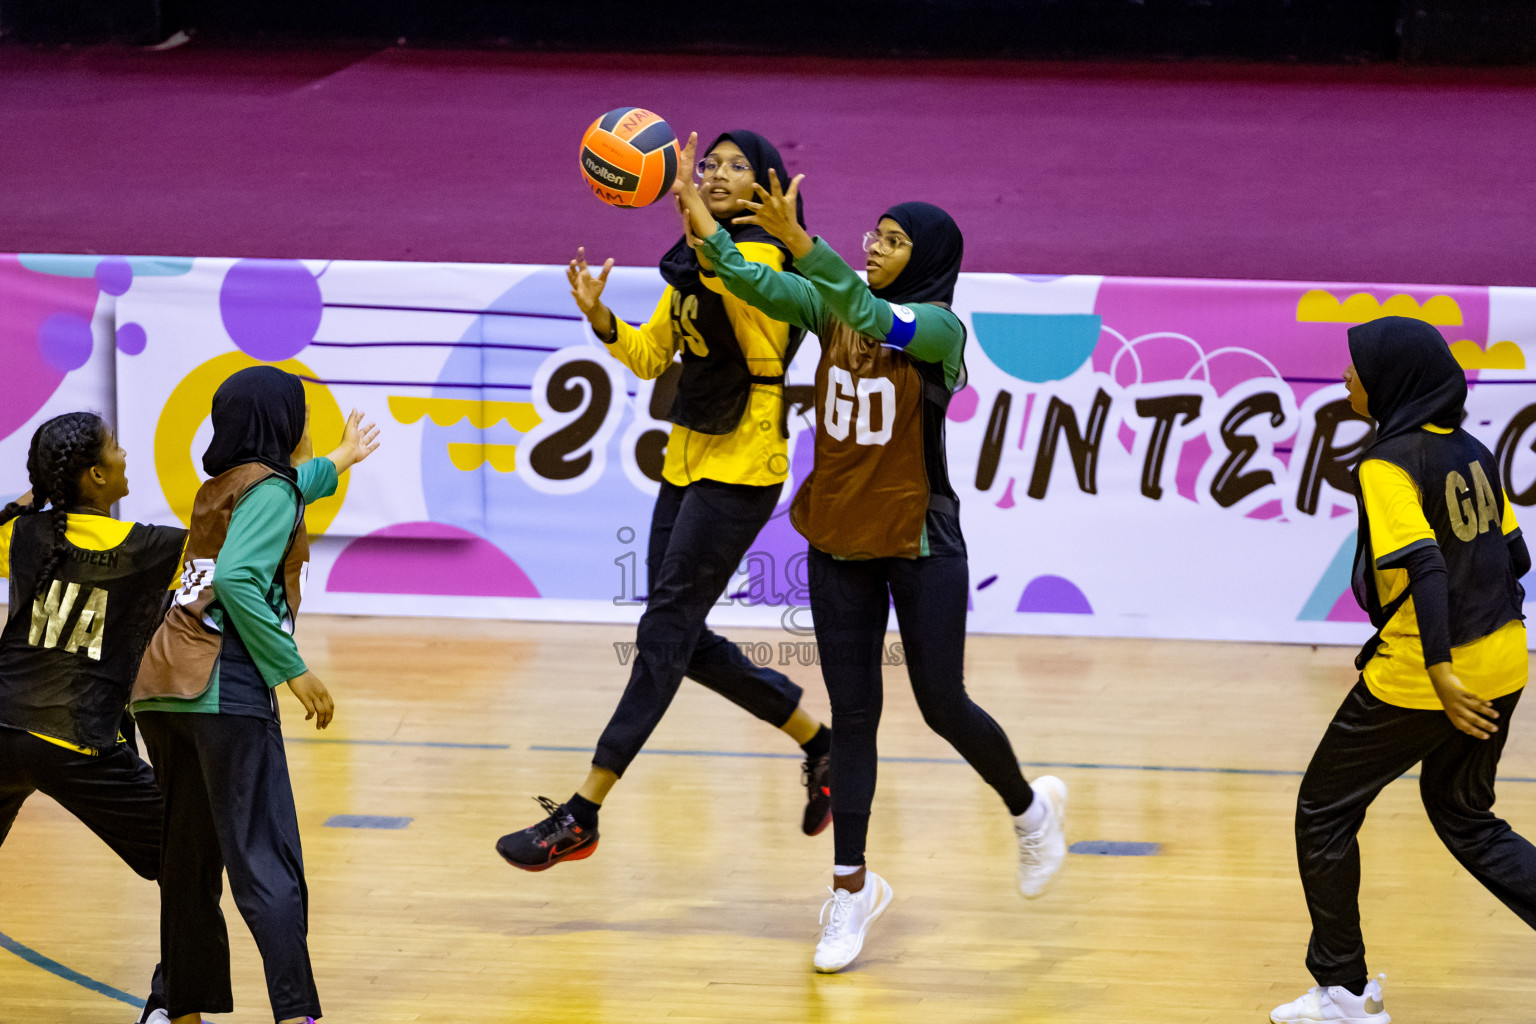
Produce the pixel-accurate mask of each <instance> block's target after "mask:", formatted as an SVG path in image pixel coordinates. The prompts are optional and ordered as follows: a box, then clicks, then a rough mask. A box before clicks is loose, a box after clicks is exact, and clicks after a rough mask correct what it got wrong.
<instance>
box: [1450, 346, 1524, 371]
mask: <svg viewBox="0 0 1536 1024" xmlns="http://www.w3.org/2000/svg"><path fill="white" fill-rule="evenodd" d="M1451 355H1453V356H1455V357H1456V362H1457V363H1458V364H1460V366H1461V368H1462V369H1463V370H1523V369H1525V352H1524V351H1523V350H1522V349H1521V348H1520V346H1519V345H1517V344H1515V343H1514V342H1512V341H1498V342H1494V343H1493V344H1492V345H1489V346H1488V351H1486V352H1484V351H1483V349H1482V346H1481V345H1479V344H1478V343H1477V342H1475V341H1472V340H1471V339H1469V338H1463V339H1462V340H1461V341H1458V342H1456V343H1455V344H1453V345H1452V346H1451Z"/></svg>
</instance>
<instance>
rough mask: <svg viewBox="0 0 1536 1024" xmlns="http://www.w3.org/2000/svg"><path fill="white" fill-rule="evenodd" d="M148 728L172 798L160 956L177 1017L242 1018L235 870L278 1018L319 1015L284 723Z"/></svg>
mask: <svg viewBox="0 0 1536 1024" xmlns="http://www.w3.org/2000/svg"><path fill="white" fill-rule="evenodd" d="M138 720H139V728H140V730H142V732H143V734H144V740H145V743H146V745H147V746H148V747H149V755H150V758H151V759H152V760H153V761H154V762H155V771H156V774H157V776H158V777H159V780H160V786H161V789H162V790H164V792H165V842H164V848H163V852H162V854H161V859H160V958H161V961H162V962H163V964H164V967H165V984H166V996H167V1002H168V1003H169V1007H168V1012H169V1013H170V1015H171V1017H172V1018H175V1017H179V1016H181V1015H183V1014H187V1013H194V1012H198V1011H201V1012H204V1013H230V1012H231V1011H233V1010H234V997H233V995H232V994H231V992H230V982H229V933H228V932H227V931H226V930H225V927H224V915H223V913H222V912H221V911H220V910H219V896H220V894H221V893H222V891H223V873H224V871H225V870H228V872H229V889H230V892H231V893H232V894H233V895H234V898H235V905H236V906H237V907H239V908H240V916H241V917H243V918H245V923H246V925H247V927H249V928H250V930H251V935H252V937H253V938H255V940H256V948H257V949H258V950H259V951H260V952H261V962H262V966H263V967H264V968H265V970H266V975H267V994H268V995H269V996H270V998H271V1002H272V1014H273V1016H274V1018H275V1019H277V1020H285V1019H287V1018H290V1017H305V1016H309V1017H319V1016H320V997H319V995H318V994H317V993H316V991H315V978H314V973H313V971H312V970H311V968H310V963H309V942H308V933H309V890H308V888H307V887H306V886H305V883H304V861H303V857H302V854H301V852H300V849H299V823H298V818H297V816H296V814H295V812H294V805H293V787H292V786H291V785H290V783H289V780H288V760H287V757H286V756H285V755H284V752H283V737H282V733H281V731H280V728H279V726H278V723H277V722H275V721H266V720H263V719H260V718H247V717H244V716H240V715H210V714H196V713H178V712H165V711H149V712H144V713H143V714H140V715H139V716H138Z"/></svg>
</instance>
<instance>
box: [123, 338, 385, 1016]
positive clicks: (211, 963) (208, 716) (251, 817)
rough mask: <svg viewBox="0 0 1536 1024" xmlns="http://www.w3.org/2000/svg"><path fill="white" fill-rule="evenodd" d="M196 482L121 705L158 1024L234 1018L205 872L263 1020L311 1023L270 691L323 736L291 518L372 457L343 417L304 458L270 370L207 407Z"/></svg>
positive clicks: (292, 400)
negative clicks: (158, 792) (232, 917)
mask: <svg viewBox="0 0 1536 1024" xmlns="http://www.w3.org/2000/svg"><path fill="white" fill-rule="evenodd" d="M212 419H213V440H212V442H210V444H209V445H208V451H207V452H206V453H205V454H204V455H203V469H204V470H205V471H206V472H207V473H208V476H209V479H208V480H207V481H206V482H205V483H204V484H203V485H202V487H200V488H199V489H198V492H197V497H196V499H195V500H194V502H193V506H192V523H191V531H190V533H189V536H188V538H187V547H186V554H185V556H184V557H185V563H184V564H185V571H184V572H183V573H182V577H181V587H180V589H178V590H177V591H176V595H175V598H174V602H173V604H172V606H171V608H170V610H169V611H168V612H167V613H166V615H165V618H164V620H162V622H161V623H160V626H159V628H158V629H157V630H156V631H155V636H154V638H153V639H152V640H151V641H150V646H149V650H148V651H147V652H146V653H145V656H144V660H143V662H142V663H141V664H140V667H139V674H138V679H137V680H136V681H135V683H134V693H133V698H134V699H133V701H132V707H133V712H134V714H135V716H136V717H137V718H138V721H139V725H140V727H141V728H142V729H143V732H144V739H145V742H146V743H147V744H148V745H149V751H150V756H151V759H152V760H153V761H154V765H155V775H156V778H157V779H158V781H159V783H160V786H161V788H162V789H163V790H164V793H165V834H166V835H167V836H168V837H170V840H169V841H167V842H166V843H165V844H164V845H163V846H162V848H161V853H160V921H161V927H160V941H161V959H162V962H163V966H164V973H165V988H166V1003H167V1010H166V1012H167V1014H168V1015H169V1017H170V1021H171V1024H197V1022H198V1021H200V1020H201V1019H202V1017H201V1014H202V1013H205V1012H206V1013H229V1012H231V1011H232V1010H233V1009H234V999H233V995H232V993H231V989H230V975H229V936H228V933H227V932H226V930H225V925H224V918H223V917H222V915H221V914H220V912H219V890H220V876H221V874H222V873H223V871H224V870H225V869H227V870H228V873H229V888H230V893H231V894H232V895H233V896H234V899H235V904H236V906H238V907H239V908H240V914H241V916H242V917H243V918H244V919H245V922H246V924H247V925H248V926H249V927H250V930H251V935H252V937H253V938H254V939H255V940H256V948H257V949H258V950H260V952H261V959H262V964H263V966H264V968H265V973H266V978H267V994H268V997H269V999H270V1001H271V1005H272V1015H273V1019H275V1020H276V1021H277V1022H278V1024H309V1022H312V1021H313V1020H314V1018H316V1017H319V1016H320V1015H321V1010H320V996H319V993H318V992H317V990H316V988H315V978H314V970H313V968H312V966H311V964H310V960H309V947H308V935H309V911H308V904H309V892H308V888H307V885H306V883H305V880H304V858H303V853H302V850H301V848H300V842H299V826H298V814H297V811H296V809H295V807H294V801H293V787H292V785H291V784H290V782H289V779H288V761H287V755H286V753H285V751H284V749H283V736H282V730H281V728H280V726H279V724H278V721H277V699H276V695H275V693H274V688H275V687H276V686H277V685H278V684H279V683H283V682H286V683H287V684H288V687H289V689H291V690H292V691H293V693H294V695H295V696H296V697H298V699H299V702H300V703H301V704H303V705H304V709H305V711H306V716H305V717H306V718H316V719H317V721H316V725H317V726H318V727H320V728H322V729H323V728H325V727H326V726H327V725H329V724H330V720H331V715H332V711H333V705H332V702H331V696H330V692H329V691H328V690H327V689H326V688H325V684H324V683H322V682H321V681H320V680H319V678H317V677H316V676H315V674H314V673H313V672H311V671H309V669H308V668H307V667H306V666H305V664H304V660H303V659H302V658H300V657H299V651H298V648H297V647H296V646H295V645H294V642H293V625H294V617H295V616H296V615H297V614H298V609H299V603H300V598H301V596H302V592H303V580H304V577H305V574H306V571H307V569H308V564H309V535H308V533H307V532H306V530H305V527H304V509H305V507H306V506H307V505H308V504H309V502H311V501H313V500H315V499H316V498H320V497H323V496H325V495H328V494H330V493H332V492H333V491H335V489H336V483H337V477H338V475H339V474H340V473H344V472H346V471H347V470H348V469H349V468H350V467H351V466H352V465H353V464H354V463H357V462H360V461H362V460H363V459H365V458H367V457H368V455H369V454H370V453H371V452H372V451H373V450H374V449H375V448H376V447H377V442H376V441H374V436H375V435H376V433H377V431H375V430H374V428H373V426H372V424H368V425H364V424H363V422H362V420H363V417H362V414H361V413H359V412H357V411H356V410H354V411H353V412H352V414H351V415H350V416H348V417H347V422H346V427H345V429H344V431H343V434H342V442H341V444H340V445H339V446H337V448H336V450H335V451H333V452H332V453H331V455H330V457H328V458H321V459H317V458H314V457H313V453H312V452H311V450H310V440H309V414H308V408H307V407H306V405H305V403H304V387H303V383H302V382H301V381H300V380H299V379H298V378H297V377H295V376H293V375H292V374H290V373H285V372H283V371H282V370H279V369H277V368H276V367H274V366H253V367H250V368H248V369H244V370H241V371H239V372H238V373H236V374H234V375H233V376H232V377H230V378H229V379H228V380H226V381H225V382H224V383H223V384H222V385H220V386H219V390H218V391H217V392H216V393H215V394H214V396H213V410H212Z"/></svg>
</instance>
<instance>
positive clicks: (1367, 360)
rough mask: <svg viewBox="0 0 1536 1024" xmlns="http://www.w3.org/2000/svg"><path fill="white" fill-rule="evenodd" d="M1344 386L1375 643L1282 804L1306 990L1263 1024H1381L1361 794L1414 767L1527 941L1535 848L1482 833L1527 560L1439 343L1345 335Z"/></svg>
mask: <svg viewBox="0 0 1536 1024" xmlns="http://www.w3.org/2000/svg"><path fill="white" fill-rule="evenodd" d="M1349 353H1350V356H1351V358H1352V359H1353V363H1352V364H1351V365H1350V366H1348V367H1346V368H1345V370H1344V383H1345V386H1346V387H1347V388H1348V391H1349V402H1350V405H1351V406H1352V407H1353V408H1354V410H1355V412H1357V413H1359V414H1360V415H1362V416H1368V417H1370V418H1371V419H1373V420H1375V421H1376V436H1375V439H1374V440H1373V442H1372V443H1371V446H1370V447H1369V448H1367V449H1366V451H1365V454H1364V455H1363V456H1362V457H1361V461H1360V465H1359V467H1358V469H1357V470H1356V472H1355V475H1356V481H1357V483H1358V491H1359V494H1360V529H1359V533H1358V534H1357V539H1356V548H1355V572H1354V591H1355V598H1356V600H1358V601H1359V603H1360V606H1361V607H1362V608H1364V609H1365V610H1366V611H1367V612H1368V613H1369V614H1370V617H1371V623H1372V625H1374V626H1376V629H1377V631H1376V635H1375V636H1373V637H1371V639H1370V640H1369V641H1368V642H1367V643H1366V645H1365V647H1364V648H1362V649H1361V651H1360V653H1359V654H1358V655H1357V656H1356V658H1355V667H1356V668H1357V669H1359V670H1360V679H1359V681H1358V682H1357V683H1356V684H1355V686H1354V689H1352V690H1350V692H1349V695H1348V696H1347V697H1345V698H1344V703H1343V704H1342V705H1341V706H1340V707H1339V710H1338V712H1337V713H1336V714H1335V715H1334V717H1333V721H1332V722H1331V723H1330V724H1329V726H1328V731H1327V732H1326V733H1324V735H1323V739H1322V742H1321V743H1319V744H1318V747H1317V752H1316V753H1315V754H1313V755H1312V762H1311V764H1309V765H1308V766H1307V773H1306V776H1305V777H1304V778H1303V779H1302V780H1301V791H1300V793H1299V794H1298V796H1297V800H1296V857H1297V860H1298V862H1299V864H1300V868H1301V882H1302V888H1303V889H1304V890H1305V891H1306V896H1307V909H1308V911H1310V913H1311V916H1312V938H1311V942H1310V943H1309V944H1308V946H1307V968H1308V970H1310V971H1311V972H1312V976H1313V978H1315V979H1316V981H1317V986H1316V987H1315V988H1312V989H1310V990H1309V991H1308V992H1307V993H1306V994H1305V995H1303V996H1302V997H1301V998H1299V999H1297V1000H1295V1001H1294V1002H1290V1003H1287V1004H1285V1005H1284V1006H1280V1007H1277V1008H1276V1009H1275V1010H1274V1012H1273V1013H1272V1014H1270V1020H1272V1021H1275V1022H1276V1024H1292V1022H1297V1021H1315V1020H1328V1021H1342V1022H1356V1024H1363V1022H1369V1024H1386V1022H1387V1021H1388V1020H1389V1019H1390V1018H1389V1017H1388V1016H1387V1013H1386V1009H1385V1007H1384V1005H1383V1001H1382V996H1381V986H1380V984H1379V983H1378V982H1376V981H1370V980H1368V976H1367V973H1366V965H1365V941H1364V939H1363V937H1362V936H1361V933H1360V905H1359V895H1360V848H1359V845H1358V844H1357V842H1356V838H1355V837H1356V834H1357V833H1358V832H1359V830H1360V826H1361V824H1362V823H1363V822H1364V820H1365V812H1366V809H1367V808H1368V807H1369V806H1370V804H1371V802H1372V801H1373V800H1375V798H1376V794H1377V793H1380V792H1381V790H1382V788H1383V787H1384V786H1386V785H1387V784H1388V783H1389V782H1391V781H1392V780H1393V779H1395V778H1397V777H1398V776H1400V775H1402V774H1403V773H1404V772H1406V771H1408V770H1409V769H1410V768H1412V767H1413V766H1414V765H1415V764H1417V763H1419V762H1421V761H1422V762H1423V766H1422V768H1421V769H1420V772H1421V774H1420V775H1419V793H1420V795H1421V796H1422V797H1423V800H1424V809H1425V810H1426V811H1427V812H1428V813H1429V820H1430V823H1431V824H1432V825H1434V828H1435V833H1436V834H1437V835H1439V837H1440V840H1441V841H1442V842H1443V843H1445V845H1446V847H1447V848H1448V849H1449V850H1450V851H1451V854H1452V855H1453V856H1454V857H1455V858H1456V859H1457V860H1458V861H1460V862H1461V864H1462V866H1463V867H1465V868H1466V869H1467V870H1468V871H1470V872H1472V875H1473V877H1475V878H1476V879H1477V880H1478V881H1479V882H1481V883H1482V884H1483V885H1484V886H1486V887H1487V888H1488V890H1489V891H1490V892H1492V893H1493V894H1494V895H1495V896H1497V897H1498V898H1499V899H1500V900H1501V901H1503V903H1504V905H1505V906H1507V907H1509V909H1511V910H1513V911H1514V912H1515V913H1516V914H1518V915H1519V916H1520V918H1521V919H1522V920H1524V921H1525V922H1526V923H1527V924H1529V925H1531V926H1532V927H1536V848H1533V847H1532V845H1531V844H1530V843H1529V842H1527V841H1526V840H1525V839H1523V838H1521V837H1520V836H1519V835H1518V834H1516V833H1515V832H1514V830H1512V829H1511V828H1510V827H1509V824H1508V823H1507V822H1505V821H1504V820H1503V819H1502V818H1499V817H1497V816H1495V815H1494V813H1493V811H1492V808H1493V800H1494V793H1493V790H1494V781H1495V775H1496V774H1497V771H1498V764H1499V754H1500V753H1501V752H1502V751H1503V749H1504V742H1505V739H1506V737H1507V736H1508V725H1509V717H1510V715H1511V713H1512V712H1513V711H1514V709H1515V705H1516V703H1518V702H1519V700H1520V693H1521V691H1522V689H1523V688H1524V686H1525V683H1526V677H1527V674H1528V671H1529V658H1528V656H1527V654H1526V636H1525V624H1524V622H1523V621H1522V618H1523V616H1522V614H1521V611H1520V606H1521V604H1522V602H1523V601H1524V596H1525V595H1524V590H1523V589H1522V588H1521V585H1520V577H1522V576H1524V575H1525V574H1526V572H1527V571H1529V569H1530V567H1531V556H1530V553H1529V552H1528V551H1527V549H1526V545H1525V541H1524V540H1523V539H1522V537H1521V535H1520V527H1519V524H1518V523H1517V522H1516V521H1515V513H1514V507H1513V505H1512V504H1511V503H1510V501H1509V498H1508V496H1507V495H1506V494H1505V493H1504V488H1503V486H1502V484H1501V482H1500V480H1499V467H1498V461H1497V460H1496V459H1495V457H1494V456H1493V455H1492V454H1491V453H1490V452H1489V451H1488V449H1487V448H1485V447H1484V446H1483V445H1482V443H1481V442H1479V441H1478V440H1477V439H1476V438H1474V437H1473V436H1472V435H1471V434H1468V433H1467V432H1466V431H1465V430H1462V429H1461V421H1462V417H1463V416H1464V410H1463V404H1464V403H1465V401H1466V397H1467V380H1466V375H1465V374H1464V373H1463V372H1462V370H1461V367H1460V366H1458V365H1457V364H1456V360H1455V358H1454V357H1453V356H1452V355H1451V352H1450V349H1449V348H1448V347H1447V345H1446V343H1445V339H1444V338H1443V337H1441V336H1440V332H1439V331H1437V330H1435V329H1434V328H1433V327H1431V326H1430V325H1429V324H1426V323H1424V322H1423V321H1420V320H1412V319H1408V318H1406V317H1397V316H1389V317H1382V318H1381V319H1379V320H1372V321H1371V322H1370V323H1366V324H1361V325H1360V326H1358V327H1353V328H1350V331H1349Z"/></svg>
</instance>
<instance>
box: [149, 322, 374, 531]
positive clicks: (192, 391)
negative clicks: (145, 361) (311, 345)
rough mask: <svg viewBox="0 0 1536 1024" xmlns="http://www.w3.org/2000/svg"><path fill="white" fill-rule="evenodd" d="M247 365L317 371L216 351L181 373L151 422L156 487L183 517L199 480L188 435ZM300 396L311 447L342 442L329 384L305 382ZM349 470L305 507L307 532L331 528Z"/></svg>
mask: <svg viewBox="0 0 1536 1024" xmlns="http://www.w3.org/2000/svg"><path fill="white" fill-rule="evenodd" d="M248 366H276V367H277V368H278V369H279V370H286V371H288V372H289V373H293V374H298V375H300V376H304V377H314V376H316V374H315V371H313V370H311V369H310V368H309V367H307V366H305V365H304V364H303V363H301V362H299V361H298V360H297V359H289V360H286V361H284V362H281V363H263V362H261V361H260V360H257V359H252V358H251V357H250V356H248V355H246V354H245V353H244V352H226V353H224V354H223V355H221V356H214V357H213V358H212V359H210V360H208V361H207V362H206V363H204V364H202V365H201V366H199V367H198V368H197V369H195V370H193V371H192V372H191V373H189V374H187V375H186V376H185V377H183V378H182V381H181V383H180V384H177V385H176V388H175V390H173V391H172V392H171V397H170V399H169V400H168V401H167V402H166V403H165V409H164V410H162V411H161V413H160V422H159V423H157V424H156V425H155V472H156V474H158V475H159V477H160V489H161V490H162V491H164V492H165V498H166V501H167V502H169V504H170V506H171V511H172V512H174V513H175V514H176V518H177V519H180V520H181V521H182V523H184V524H187V525H190V524H191V522H192V502H193V499H195V498H196V497H197V489H198V488H199V487H201V486H202V483H203V481H202V477H200V476H199V475H198V472H197V463H196V462H194V461H193V460H194V458H197V459H201V457H202V456H201V453H198V454H197V455H196V456H194V454H193V452H192V440H193V438H194V437H195V436H196V435H197V431H198V428H200V427H201V426H202V425H203V421H204V420H206V419H207V418H208V416H209V414H210V413H211V412H212V411H213V393H214V392H215V391H217V390H218V389H219V385H220V384H223V383H224V382H225V381H226V380H228V379H229V378H230V377H231V376H233V375H234V374H235V373H237V372H238V371H240V370H243V369H245V368H246V367H248ZM304 399H305V401H307V402H308V403H309V435H310V438H311V439H312V440H313V441H314V446H315V451H316V452H318V453H321V454H324V453H325V452H328V451H330V450H331V449H332V448H335V447H336V446H337V445H338V444H340V443H341V431H342V429H343V428H344V427H345V426H346V417H345V416H343V415H342V412H341V406H339V405H337V404H336V398H335V396H333V395H332V394H331V391H330V388H327V387H326V386H325V385H324V384H314V383H311V382H310V381H307V380H306V381H305V382H304ZM350 476H351V474H349V473H343V474H342V475H341V480H340V481H339V482H338V483H337V485H336V493H335V494H333V495H331V496H330V497H329V498H322V499H321V500H319V501H317V502H315V503H313V504H312V505H310V506H309V510H308V511H307V512H306V513H305V518H306V522H307V524H308V527H309V533H310V536H318V535H320V534H322V533H324V532H325V531H326V530H328V529H329V528H330V525H331V523H332V522H333V521H334V520H335V518H336V514H337V513H338V512H340V511H341V505H342V502H344V501H345V500H346V497H347V481H348V478H349V477H350Z"/></svg>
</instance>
